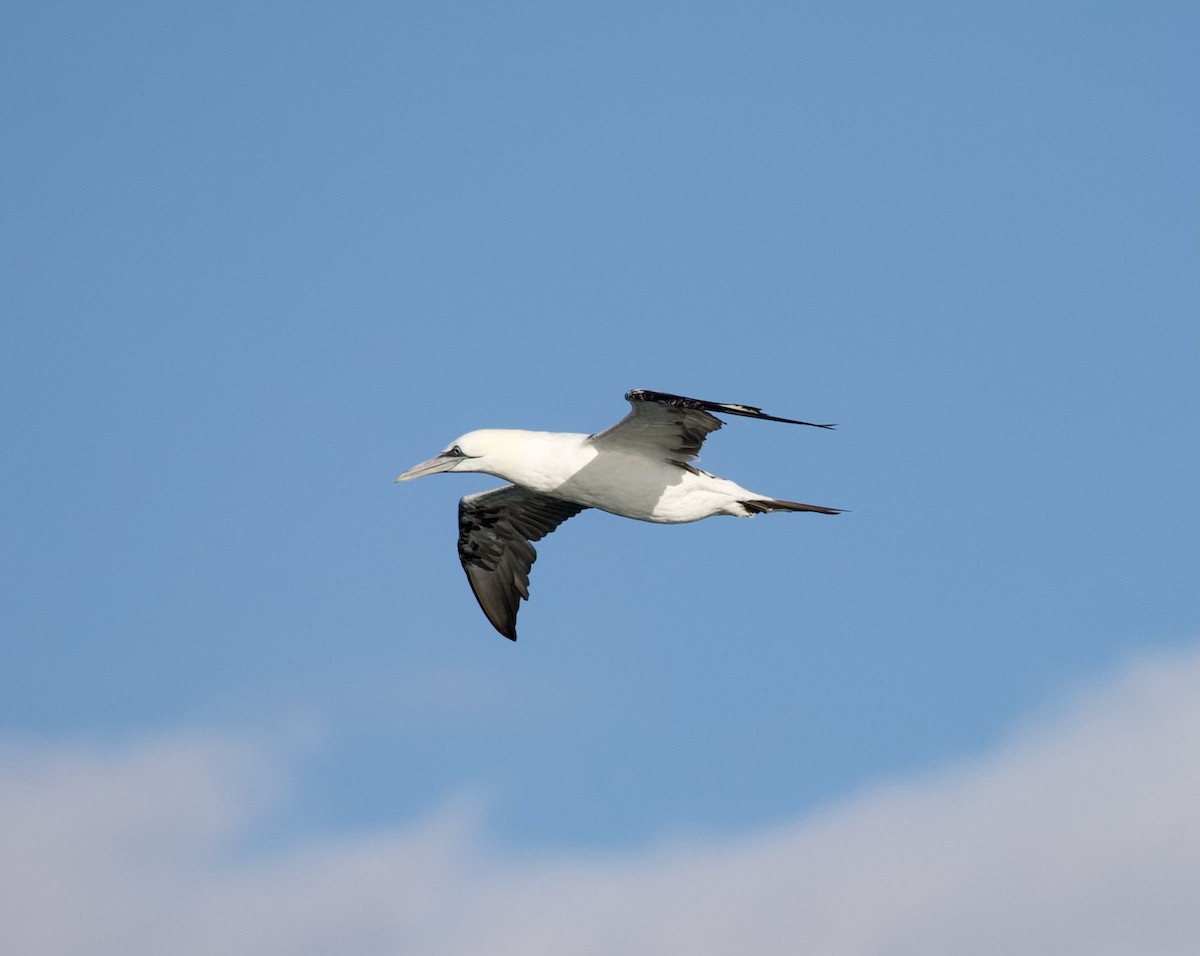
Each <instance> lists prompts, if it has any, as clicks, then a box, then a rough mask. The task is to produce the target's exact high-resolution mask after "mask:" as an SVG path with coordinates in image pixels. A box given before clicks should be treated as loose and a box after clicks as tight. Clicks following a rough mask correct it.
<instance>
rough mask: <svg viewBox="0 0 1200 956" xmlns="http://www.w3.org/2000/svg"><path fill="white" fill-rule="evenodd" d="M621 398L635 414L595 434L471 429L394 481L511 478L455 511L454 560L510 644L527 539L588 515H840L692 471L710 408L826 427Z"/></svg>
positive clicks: (692, 402)
mask: <svg viewBox="0 0 1200 956" xmlns="http://www.w3.org/2000/svg"><path fill="white" fill-rule="evenodd" d="M625 399H626V401H628V402H629V404H630V405H632V406H633V411H632V412H630V413H629V414H628V415H626V416H625V417H624V418H623V419H621V420H620V421H619V422H617V424H615V425H613V426H612V427H611V428H607V429H605V430H604V431H602V432H597V433H596V434H594V435H584V434H577V433H574V432H534V431H522V430H519V429H496V428H485V429H481V430H479V431H473V432H467V434H465V435H463V436H462V437H461V438H458V439H456V440H455V441H454V442H453V443H452V444H451V445H450V447H449V448H447V449H446V450H445V451H443V452H441V453H440V454H438V455H437V456H435V457H433V458H430V459H429V461H423V462H421V464H419V465H414V466H413V467H412V468H409V469H408V470H407V471H405V472H403V473H401V474H400V475H399V476H398V477H397V478H396V481H408V480H409V479H411V478H420V477H421V476H422V475H432V474H435V473H436V472H439V471H479V472H484V473H485V474H489V475H495V476H496V477H497V478H503V479H505V480H506V481H510V482H512V484H510V485H505V486H503V487H502V488H494V489H492V490H490V491H482V492H480V493H478V494H474V495H467V496H466V497H465V498H463V499H462V500H461V501H460V502H459V503H458V557H459V560H460V561H462V566H463V570H465V571H466V572H467V580H468V581H469V582H470V584H471V590H472V591H474V592H475V598H476V600H478V601H479V606H480V607H481V608H482V609H483V613H484V614H486V615H487V619H488V620H489V621H491V623H492V626H493V627H495V628H496V630H497V631H499V632H500V633H501V634H503V635H504V636H505V637H507V638H508V639H509V640H513V641H515V640H516V639H517V610H518V608H519V607H520V600H521V599H525V600H528V599H529V569H530V567H531V566H532V565H533V562H534V561H535V560H536V559H537V552H536V551H535V550H534V548H533V545H532V544H530V542H531V541H538V540H539V539H541V538H542V537H544V536H545V535H548V534H549V533H550V532H551V531H553V530H554V529H555V528H557V527H558V526H559V525H560V524H562V523H563V522H564V521H566V520H567V519H568V518H570V517H572V516H574V515H577V514H579V512H581V511H583V510H584V509H585V508H599V509H600V510H601V511H607V512H609V513H610V514H615V515H621V516H622V517H625V518H636V519H638V520H639V521H654V522H658V523H660V524H680V523H683V522H687V521H699V520H700V519H701V518H709V517H712V516H713V515H736V516H737V517H739V518H748V517H751V516H753V515H756V514H762V513H763V512H766V511H815V512H818V513H819V514H826V515H833V514H839V513H840V511H841V509H839V508H822V507H820V506H818V505H806V504H800V503H799V502H796V501H783V500H781V499H779V498H769V497H767V496H766V495H760V494H756V493H755V492H753V491H748V490H747V489H745V488H743V487H741V486H740V485H738V484H735V483H734V482H732V481H729V480H728V479H726V478H718V477H717V476H716V475H710V474H709V473H708V472H706V471H701V470H700V469H698V468H696V467H695V466H693V465H691V464H689V463H690V462H692V461H694V460H695V459H696V458H697V457H698V452H699V451H700V446H701V445H703V444H704V439H705V438H706V437H707V436H708V434H709V433H710V432H714V431H716V430H717V429H718V428H720V427H721V425H722V424H723V423H722V422H721V420H720V419H719V418H715V417H714V416H712V415H710V414H709V412H725V413H727V414H730V415H743V416H745V417H746V418H761V419H765V420H767V421H772V422H786V423H788V424H789V425H812V426H813V427H814V428H833V427H834V426H832V425H817V424H815V423H813V422H801V421H796V420H795V419H791V418H776V417H775V416H774V415H767V414H765V413H764V412H763V411H762V409H760V408H753V407H751V406H749V405H730V404H725V403H722V402H705V401H702V400H700V399H696V398H684V397H683V396H681V395H668V394H666V393H665V392H650V391H646V390H644V389H634V390H633V391H631V392H626V394H625Z"/></svg>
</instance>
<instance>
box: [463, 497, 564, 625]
mask: <svg viewBox="0 0 1200 956" xmlns="http://www.w3.org/2000/svg"><path fill="white" fill-rule="evenodd" d="M586 507H587V506H586V505H577V504H574V503H572V502H570V501H563V500H562V499H560V498H551V497H550V496H549V495H541V494H538V493H537V492H536V491H530V490H529V489H527V488H522V487H520V486H519V485H505V486H504V487H503V488H494V489H492V490H491V491H483V492H480V493H479V494H476V495H467V497H465V498H463V499H462V501H460V502H459V503H458V558H459V560H460V561H462V566H463V570H464V571H466V572H467V580H468V581H469V582H470V583H471V590H472V591H474V592H475V600H477V601H478V602H479V606H480V607H481V608H483V613H484V614H486V615H487V619H488V620H489V621H491V622H492V626H493V627H494V628H495V629H496V630H497V631H499V632H500V633H501V634H503V635H504V636H505V637H507V638H508V639H509V640H511V641H515V640H516V639H517V610H518V608H519V607H520V603H521V599H522V598H524V599H525V600H529V569H530V567H532V565H533V562H534V561H536V560H537V552H536V551H535V550H534V549H533V545H532V544H530V543H529V542H531V541H538V540H540V539H541V538H543V537H545V536H546V535H548V534H549V533H550V532H551V531H553V530H554V529H555V528H557V527H558V526H559V525H560V524H562V523H563V522H564V521H566V520H567V519H568V518H570V517H573V516H574V515H577V514H579V512H581V511H583V510H584V509H585V508H586Z"/></svg>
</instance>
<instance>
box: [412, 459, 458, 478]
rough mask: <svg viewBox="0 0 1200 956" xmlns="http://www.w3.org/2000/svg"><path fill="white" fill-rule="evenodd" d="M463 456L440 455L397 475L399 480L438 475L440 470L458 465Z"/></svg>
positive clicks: (446, 469) (447, 469)
mask: <svg viewBox="0 0 1200 956" xmlns="http://www.w3.org/2000/svg"><path fill="white" fill-rule="evenodd" d="M460 461H462V459H461V458H451V457H449V456H448V455H438V456H437V457H436V458H430V459H429V461H423V462H421V464H419V465H413V466H412V467H411V468H409V469H408V470H407V471H402V472H400V474H399V475H397V476H396V480H397V481H408V480H409V479H411V478H420V477H422V476H423V475H436V474H437V473H438V472H439V471H449V470H450V469H452V468H453V467H454V466H455V465H457V464H458V463H459V462H460Z"/></svg>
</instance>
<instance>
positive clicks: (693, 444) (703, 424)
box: [590, 388, 834, 461]
mask: <svg viewBox="0 0 1200 956" xmlns="http://www.w3.org/2000/svg"><path fill="white" fill-rule="evenodd" d="M625 400H626V401H627V402H629V404H630V405H632V406H633V411H631V412H630V413H629V414H628V415H626V416H625V417H624V418H622V419H621V420H620V421H619V422H617V423H616V424H615V425H613V426H612V427H611V428H606V429H605V430H604V431H602V432H599V433H597V434H595V435H592V436H591V439H590V441H591V442H592V443H593V444H596V445H600V446H606V447H612V448H619V447H626V448H630V449H637V450H638V451H641V452H642V453H645V452H646V451H648V450H650V449H657V450H659V451H661V452H662V453H663V455H664V457H667V458H670V459H672V460H674V461H692V460H693V459H694V458H696V457H697V456H698V455H699V453H700V446H701V445H703V444H704V439H705V438H707V437H708V435H709V433H710V432H715V431H716V430H717V429H718V428H720V427H721V425H722V424H723V422H722V421H721V420H720V419H719V418H717V417H715V416H713V415H710V414H709V412H724V413H725V414H727V415H741V416H743V417H745V418H761V419H765V420H766V421H769V422H786V423H787V424H789V425H812V426H813V427H814V428H833V427H834V426H833V425H817V424H816V423H815V422H801V421H797V420H796V419H794V418H777V417H776V416H774V415H768V414H767V413H766V412H764V411H763V410H762V409H761V408H754V407H753V406H751V405H733V404H729V403H726V402H706V401H704V400H703V399H699V398H685V397H684V396H682V395H668V394H667V393H666V392H651V391H648V390H646V389H644V388H635V389H634V390H633V391H631V392H626V393H625Z"/></svg>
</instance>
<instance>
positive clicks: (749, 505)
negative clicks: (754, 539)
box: [739, 498, 843, 517]
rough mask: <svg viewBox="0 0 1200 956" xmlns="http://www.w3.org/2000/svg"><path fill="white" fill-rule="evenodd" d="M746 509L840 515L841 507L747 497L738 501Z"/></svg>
mask: <svg viewBox="0 0 1200 956" xmlns="http://www.w3.org/2000/svg"><path fill="white" fill-rule="evenodd" d="M739 503H740V504H741V506H742V507H743V508H745V509H746V515H747V517H749V516H750V515H760V514H763V513H765V512H768V511H815V512H816V513H817V514H822V515H840V514H841V513H842V510H843V509H841V508H823V507H821V506H820V505H806V504H801V503H800V502H799V501H783V500H782V499H780V498H749V499H747V500H745V501H742V502H739Z"/></svg>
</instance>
